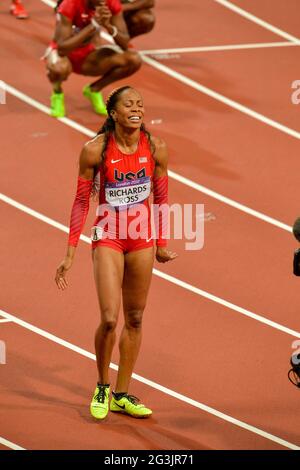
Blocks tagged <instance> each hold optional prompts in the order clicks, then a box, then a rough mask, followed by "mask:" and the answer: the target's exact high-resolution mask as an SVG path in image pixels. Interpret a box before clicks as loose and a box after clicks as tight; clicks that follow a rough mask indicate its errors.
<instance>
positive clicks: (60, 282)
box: [55, 257, 73, 290]
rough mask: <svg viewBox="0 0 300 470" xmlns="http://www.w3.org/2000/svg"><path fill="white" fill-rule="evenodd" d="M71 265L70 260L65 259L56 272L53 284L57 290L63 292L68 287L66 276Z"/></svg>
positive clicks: (71, 261)
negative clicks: (54, 283)
mask: <svg viewBox="0 0 300 470" xmlns="http://www.w3.org/2000/svg"><path fill="white" fill-rule="evenodd" d="M72 264H73V260H72V259H71V258H68V257H65V258H64V259H63V260H62V262H61V263H60V265H59V266H58V268H57V270H56V275H55V282H56V285H57V287H58V288H59V289H61V290H64V289H66V288H67V287H68V281H67V279H66V274H67V272H68V271H69V269H70V268H71V266H72Z"/></svg>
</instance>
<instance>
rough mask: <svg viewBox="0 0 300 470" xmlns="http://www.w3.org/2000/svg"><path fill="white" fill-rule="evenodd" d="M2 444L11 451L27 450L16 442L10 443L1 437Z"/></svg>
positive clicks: (0, 442)
mask: <svg viewBox="0 0 300 470" xmlns="http://www.w3.org/2000/svg"><path fill="white" fill-rule="evenodd" d="M0 444H2V445H3V446H5V447H9V448H10V449H13V450H26V449H24V447H20V446H18V445H17V444H15V443H14V442H11V441H8V440H7V439H4V437H0Z"/></svg>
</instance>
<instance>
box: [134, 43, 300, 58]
mask: <svg viewBox="0 0 300 470" xmlns="http://www.w3.org/2000/svg"><path fill="white" fill-rule="evenodd" d="M299 45H300V41H299V42H298V43H296V42H286V41H285V42H260V43H249V44H229V45H224V46H199V47H178V48H174V49H148V50H147V49H146V50H142V51H140V52H141V54H145V55H156V54H172V53H174V54H175V53H180V54H185V53H190V52H214V51H235V50H240V49H264V48H272V47H295V46H299Z"/></svg>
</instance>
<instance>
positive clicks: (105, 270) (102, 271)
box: [93, 247, 124, 316]
mask: <svg viewBox="0 0 300 470" xmlns="http://www.w3.org/2000/svg"><path fill="white" fill-rule="evenodd" d="M93 263H94V278H95V283H96V289H97V294H98V301H99V306H100V310H101V313H102V314H105V315H113V316H117V314H118V312H119V309H120V304H121V289H122V282H123V276H124V255H123V253H121V252H119V251H117V250H114V249H112V248H108V247H97V248H95V249H94V250H93Z"/></svg>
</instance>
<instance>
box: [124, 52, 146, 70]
mask: <svg viewBox="0 0 300 470" xmlns="http://www.w3.org/2000/svg"><path fill="white" fill-rule="evenodd" d="M124 55H125V57H124V58H125V64H126V67H128V69H129V71H130V72H131V73H132V72H136V71H137V70H138V69H139V68H140V67H141V65H142V59H141V56H140V55H139V54H138V53H137V52H134V51H126V52H124Z"/></svg>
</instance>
